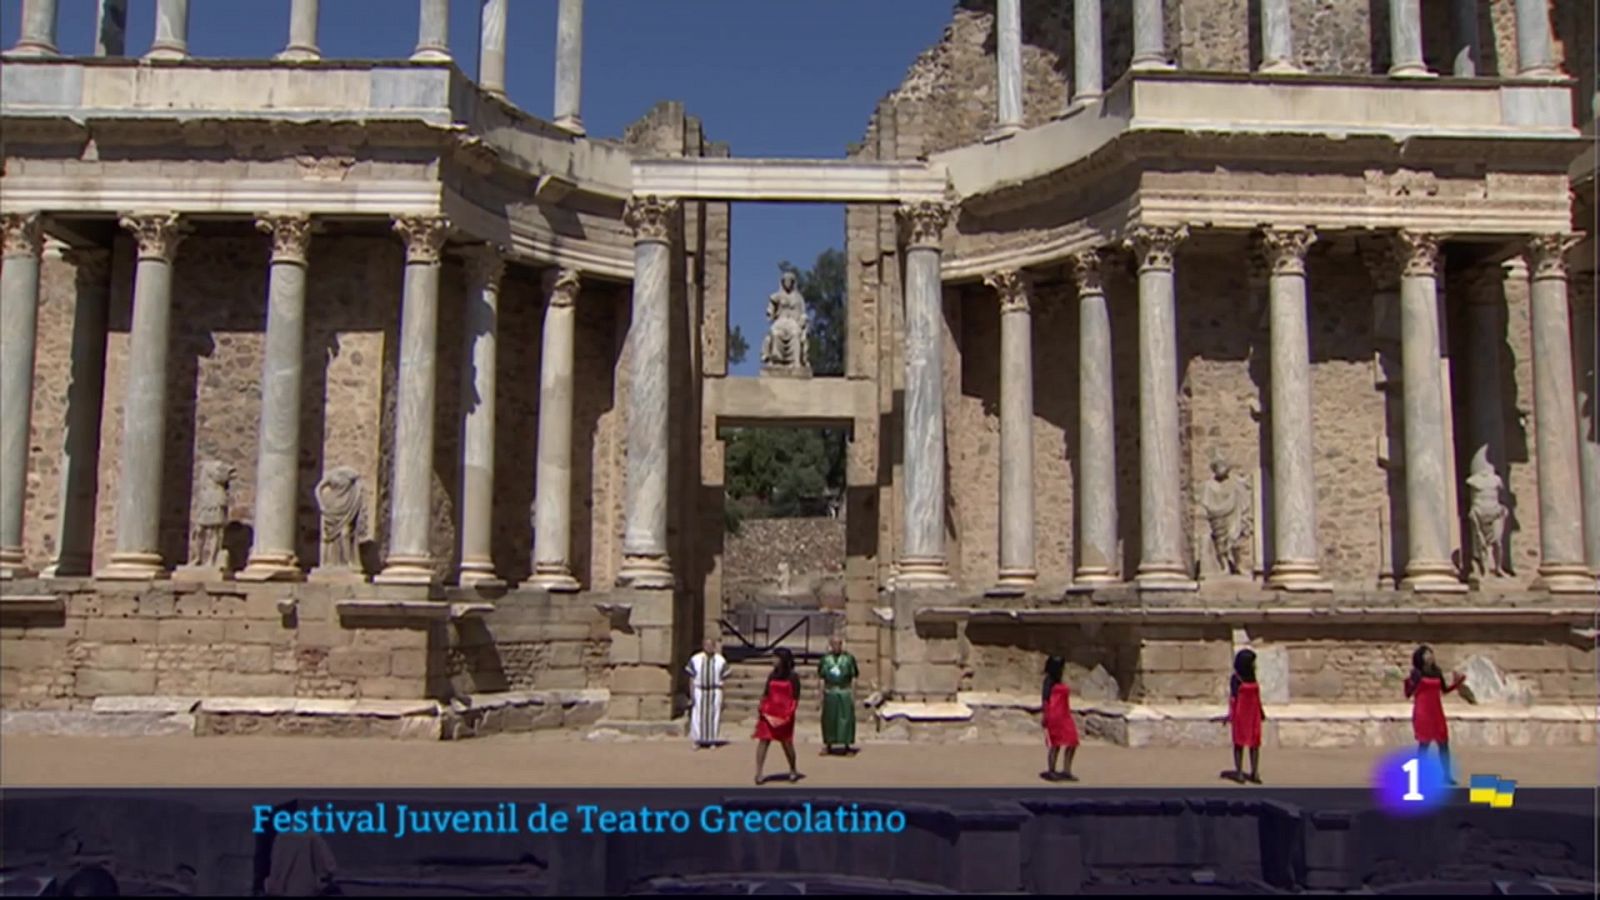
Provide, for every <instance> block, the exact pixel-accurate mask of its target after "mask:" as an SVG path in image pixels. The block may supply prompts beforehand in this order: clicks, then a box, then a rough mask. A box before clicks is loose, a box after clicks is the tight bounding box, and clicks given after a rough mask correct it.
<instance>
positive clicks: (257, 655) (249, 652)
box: [228, 644, 272, 675]
mask: <svg viewBox="0 0 1600 900" xmlns="http://www.w3.org/2000/svg"><path fill="white" fill-rule="evenodd" d="M228 662H229V664H230V665H231V667H232V668H233V669H234V670H235V671H237V672H242V673H245V674H250V675H264V674H266V673H268V672H271V671H272V648H271V647H268V646H265V645H262V644H248V645H246V646H243V647H235V648H233V649H232V650H230V651H229V652H228Z"/></svg>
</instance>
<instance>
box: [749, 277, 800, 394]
mask: <svg viewBox="0 0 1600 900" xmlns="http://www.w3.org/2000/svg"><path fill="white" fill-rule="evenodd" d="M798 284H799V279H798V278H797V277H796V276H795V273H793V272H784V273H783V275H782V276H781V277H780V278H779V279H778V291H777V292H776V293H774V294H773V295H772V296H770V297H768V298H767V321H769V322H771V323H772V324H771V325H770V326H768V328H767V336H766V339H764V340H763V341H762V342H761V372H762V374H771V375H785V376H790V377H800V378H809V377H811V355H810V354H811V342H810V338H809V330H810V327H811V314H810V313H809V312H807V311H806V298H805V297H804V296H803V295H802V294H801V293H800V290H799V288H798Z"/></svg>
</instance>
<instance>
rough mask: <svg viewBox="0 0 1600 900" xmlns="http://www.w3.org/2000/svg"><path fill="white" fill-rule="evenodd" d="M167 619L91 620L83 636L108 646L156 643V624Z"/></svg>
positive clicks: (86, 625)
mask: <svg viewBox="0 0 1600 900" xmlns="http://www.w3.org/2000/svg"><path fill="white" fill-rule="evenodd" d="M158 621H167V620H165V619H162V620H157V619H90V620H89V621H88V622H87V623H86V624H85V626H84V631H83V635H84V637H85V638H86V639H88V640H91V641H101V642H103V643H107V644H131V643H144V644H148V643H154V642H155V641H156V639H157V638H156V624H157V622H158Z"/></svg>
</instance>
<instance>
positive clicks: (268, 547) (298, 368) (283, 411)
mask: <svg viewBox="0 0 1600 900" xmlns="http://www.w3.org/2000/svg"><path fill="white" fill-rule="evenodd" d="M256 227H257V228H258V229H260V230H261V231H263V232H266V233H267V235H269V236H270V237H271V240H272V262H271V267H270V269H269V274H268V277H267V337H266V342H265V344H266V346H265V350H264V352H263V353H262V360H261V422H260V426H259V434H258V438H257V442H256V495H255V538H254V542H253V543H252V544H251V546H250V561H249V562H248V563H247V564H246V565H245V568H244V570H243V571H241V572H240V573H239V579H240V580H242V581H271V580H280V581H299V580H300V579H301V578H302V574H301V572H300V563H299V560H298V558H297V557H296V556H295V535H296V534H297V533H298V532H299V528H298V527H296V526H297V525H298V524H299V523H298V522H297V518H298V513H299V510H300V386H301V383H302V374H303V368H304V364H303V362H302V360H303V359H304V350H305V331H306V251H307V250H308V249H310V246H311V217H310V216H307V215H283V216H262V217H261V218H259V219H257V220H256Z"/></svg>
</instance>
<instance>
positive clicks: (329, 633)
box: [245, 619, 354, 647]
mask: <svg viewBox="0 0 1600 900" xmlns="http://www.w3.org/2000/svg"><path fill="white" fill-rule="evenodd" d="M245 621H249V620H245ZM353 637H354V633H353V632H352V631H351V630H350V629H348V628H345V627H344V626H342V625H340V624H339V623H338V622H328V621H314V622H307V621H305V620H304V619H302V620H300V627H299V628H297V629H296V630H295V635H294V639H295V644H296V645H297V646H301V647H348V646H350V644H351V641H352V639H353Z"/></svg>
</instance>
